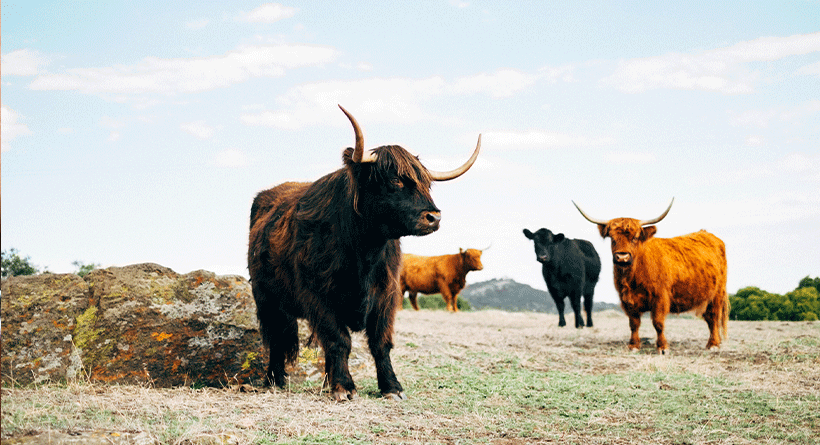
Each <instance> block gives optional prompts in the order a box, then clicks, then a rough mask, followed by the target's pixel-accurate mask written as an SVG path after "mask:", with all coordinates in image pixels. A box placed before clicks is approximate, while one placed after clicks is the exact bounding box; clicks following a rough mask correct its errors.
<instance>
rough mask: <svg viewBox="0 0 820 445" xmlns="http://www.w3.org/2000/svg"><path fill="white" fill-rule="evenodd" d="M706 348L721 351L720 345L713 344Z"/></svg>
mask: <svg viewBox="0 0 820 445" xmlns="http://www.w3.org/2000/svg"><path fill="white" fill-rule="evenodd" d="M706 349H708V350H710V351H720V346H718V345H712V346H709V347H707V348H706Z"/></svg>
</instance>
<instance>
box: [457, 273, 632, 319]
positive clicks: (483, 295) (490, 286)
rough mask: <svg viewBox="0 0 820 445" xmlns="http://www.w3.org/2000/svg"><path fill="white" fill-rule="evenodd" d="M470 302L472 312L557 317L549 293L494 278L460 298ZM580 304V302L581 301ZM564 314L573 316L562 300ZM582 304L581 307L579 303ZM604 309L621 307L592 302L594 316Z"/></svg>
mask: <svg viewBox="0 0 820 445" xmlns="http://www.w3.org/2000/svg"><path fill="white" fill-rule="evenodd" d="M460 298H464V299H466V300H467V301H469V302H470V305H471V306H472V307H473V309H485V308H486V309H501V310H505V311H513V312H519V311H533V312H549V313H553V314H557V313H558V310H557V309H556V308H555V302H553V301H552V298H551V297H550V294H549V292H545V291H542V290H538V289H534V288H532V287H530V286H527V285H526V284H521V283H517V282H515V281H513V280H511V279H509V278H494V279H492V280H488V281H482V282H481V283H475V284H470V285H468V286H467V287H465V288H464V290H463V291H461V297H460ZM581 301H582V302H583V300H581ZM564 302H565V303H566V307H565V308H564V313H565V314H571V313H572V307H571V306H570V305H569V300H568V299H567V300H564ZM582 304H583V303H582ZM607 309H618V310H620V306H618V305H617V304H611V303H602V302H598V301H595V302H594V304H593V306H592V311H593V312H598V311H603V310H607Z"/></svg>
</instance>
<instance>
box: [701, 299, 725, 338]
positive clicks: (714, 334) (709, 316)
mask: <svg viewBox="0 0 820 445" xmlns="http://www.w3.org/2000/svg"><path fill="white" fill-rule="evenodd" d="M722 310H723V307H720V308H716V307H715V304H714V303H709V306H707V307H706V311H705V312H704V313H703V319H704V320H706V324H707V325H709V341H708V342H706V349H718V348H720V331H719V330H720V327H719V323H718V321H719V320H720V316H721V315H722V314H721V312H722Z"/></svg>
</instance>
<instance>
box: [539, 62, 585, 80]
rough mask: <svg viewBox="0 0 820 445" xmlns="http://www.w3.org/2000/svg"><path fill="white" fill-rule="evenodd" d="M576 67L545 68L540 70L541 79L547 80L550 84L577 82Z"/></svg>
mask: <svg viewBox="0 0 820 445" xmlns="http://www.w3.org/2000/svg"><path fill="white" fill-rule="evenodd" d="M574 74H575V66H574V65H562V66H558V67H543V68H540V69H539V70H538V77H539V79H545V80H546V81H547V82H549V83H553V84H554V83H557V82H558V81H559V80H560V81H562V82H575V81H576V79H575V75H574Z"/></svg>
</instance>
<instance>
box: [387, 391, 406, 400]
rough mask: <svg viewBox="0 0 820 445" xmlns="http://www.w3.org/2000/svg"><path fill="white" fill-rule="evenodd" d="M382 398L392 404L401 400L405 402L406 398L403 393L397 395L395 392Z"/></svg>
mask: <svg viewBox="0 0 820 445" xmlns="http://www.w3.org/2000/svg"><path fill="white" fill-rule="evenodd" d="M384 398H385V399H387V400H392V401H394V402H401V401H402V400H407V396H406V395H405V394H404V393H403V392H400V393H398V394H397V393H395V392H391V393H389V394H385V395H384Z"/></svg>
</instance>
